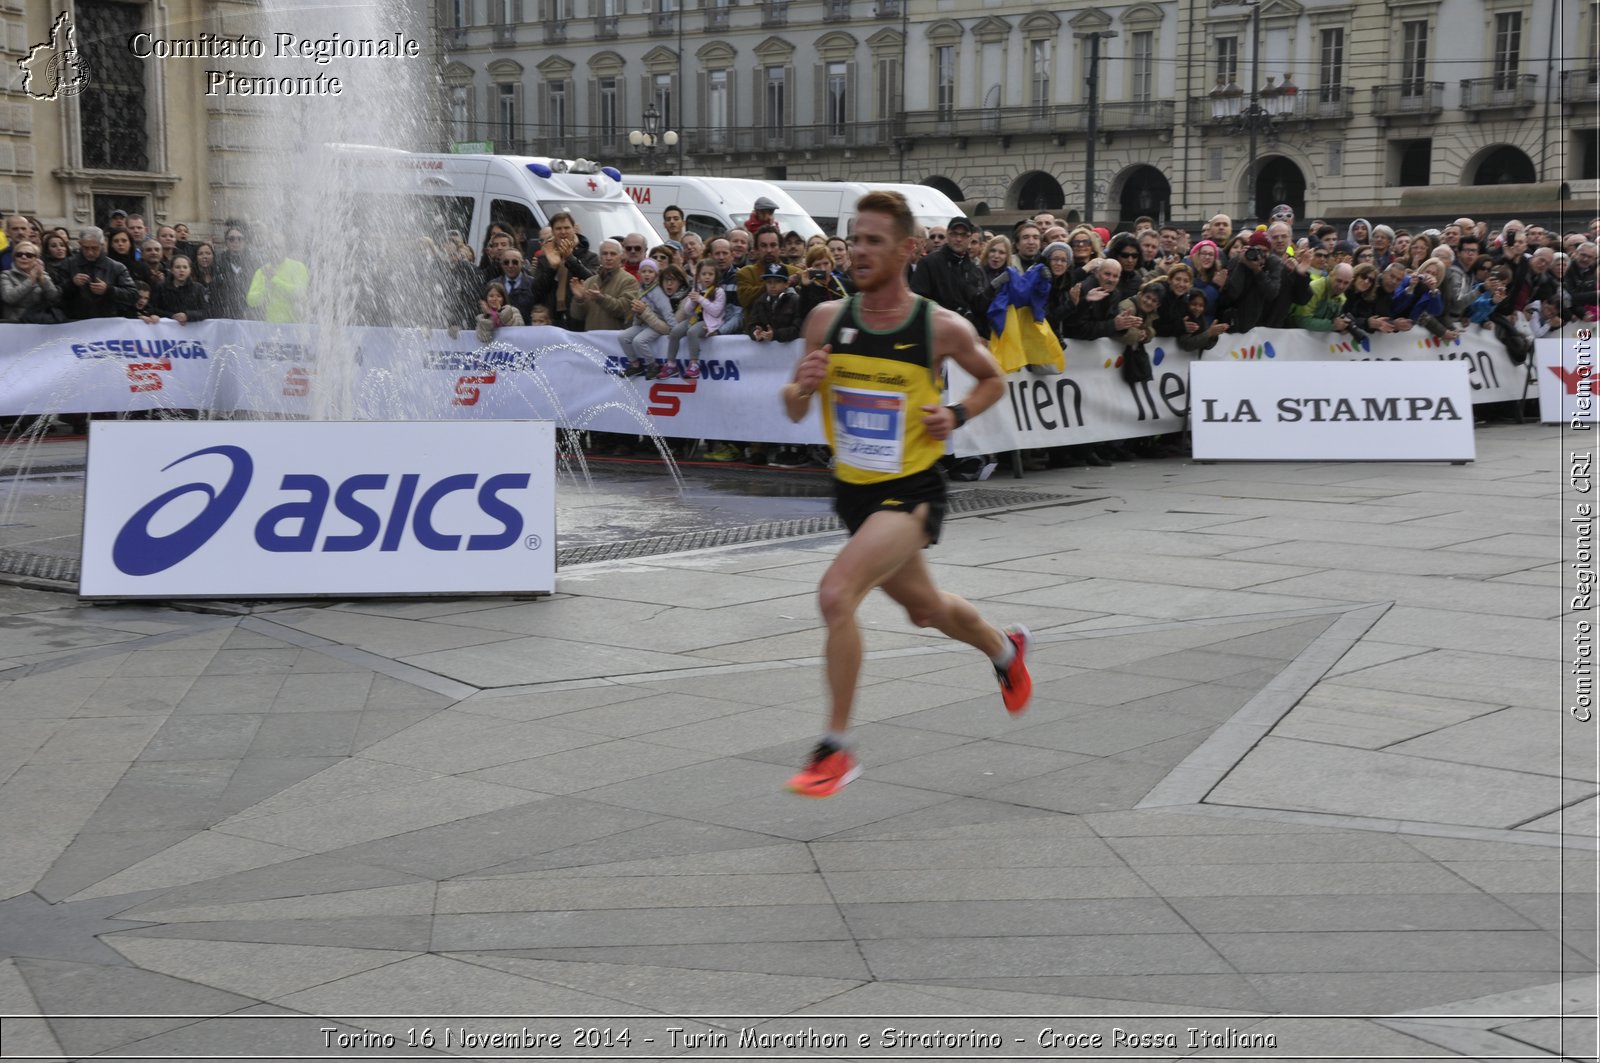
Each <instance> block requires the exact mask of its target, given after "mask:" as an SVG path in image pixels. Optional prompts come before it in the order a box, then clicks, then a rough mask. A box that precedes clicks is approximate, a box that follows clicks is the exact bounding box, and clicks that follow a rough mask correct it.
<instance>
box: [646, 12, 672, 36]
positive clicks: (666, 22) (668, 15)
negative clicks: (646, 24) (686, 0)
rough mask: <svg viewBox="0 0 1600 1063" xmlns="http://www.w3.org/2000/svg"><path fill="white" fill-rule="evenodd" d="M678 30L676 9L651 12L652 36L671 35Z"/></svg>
mask: <svg viewBox="0 0 1600 1063" xmlns="http://www.w3.org/2000/svg"><path fill="white" fill-rule="evenodd" d="M677 32H678V13H677V12H676V11H652V12H650V36H652V37H670V36H672V35H673V34H674V33H677Z"/></svg>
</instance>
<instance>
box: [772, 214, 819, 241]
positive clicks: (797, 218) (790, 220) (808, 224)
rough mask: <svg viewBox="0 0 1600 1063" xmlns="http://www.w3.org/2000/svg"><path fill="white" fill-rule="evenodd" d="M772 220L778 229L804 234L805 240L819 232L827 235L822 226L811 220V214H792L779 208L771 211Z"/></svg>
mask: <svg viewBox="0 0 1600 1063" xmlns="http://www.w3.org/2000/svg"><path fill="white" fill-rule="evenodd" d="M772 221H773V224H775V225H777V227H778V229H779V231H781V232H790V231H793V232H797V233H799V234H800V235H801V236H804V237H805V238H806V239H807V240H809V239H811V238H812V237H813V236H816V235H817V234H818V233H821V234H822V235H823V236H827V235H829V234H827V233H824V232H822V226H820V225H818V224H817V223H816V222H815V221H813V220H812V218H811V215H809V214H792V213H789V212H788V211H782V210H779V211H774V212H773V214H772Z"/></svg>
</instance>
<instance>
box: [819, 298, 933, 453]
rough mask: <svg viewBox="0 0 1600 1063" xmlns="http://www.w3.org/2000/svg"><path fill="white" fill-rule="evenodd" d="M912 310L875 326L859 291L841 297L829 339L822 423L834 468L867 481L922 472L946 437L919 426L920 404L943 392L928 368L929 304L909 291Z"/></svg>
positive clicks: (930, 359) (930, 353) (930, 338)
mask: <svg viewBox="0 0 1600 1063" xmlns="http://www.w3.org/2000/svg"><path fill="white" fill-rule="evenodd" d="M913 299H914V302H913V303H912V308H911V313H910V314H908V315H907V316H906V319H905V320H904V321H903V322H901V323H900V324H899V325H896V326H895V327H894V328H892V329H890V330H888V331H887V332H880V331H878V330H876V329H871V328H868V327H867V326H866V325H865V324H864V323H863V321H862V318H861V314H860V302H861V296H860V295H852V296H851V297H850V298H849V299H847V300H845V304H844V309H843V310H841V311H840V312H839V315H838V317H837V318H835V319H834V323H833V327H832V328H831V329H830V330H829V331H828V338H827V342H828V343H829V344H831V345H832V348H833V355H832V357H830V358H829V359H828V376H827V378H826V379H825V380H824V381H823V384H822V427H823V431H824V432H826V433H827V436H828V442H829V443H830V444H831V445H832V446H833V464H834V469H833V474H834V476H835V477H837V478H838V479H840V480H843V481H844V482H845V483H849V484H872V483H878V482H880V481H883V480H893V479H896V478H897V477H901V476H910V475H911V474H912V473H917V472H921V471H922V470H923V469H926V468H928V467H929V466H930V465H932V464H933V463H934V462H936V461H938V460H939V457H940V455H942V454H943V453H944V443H943V442H942V441H940V440H937V439H932V438H930V437H929V436H928V433H927V430H926V429H924V428H923V427H922V417H923V413H922V407H923V406H930V405H938V404H939V403H940V402H941V401H942V399H941V397H940V392H939V382H938V379H937V378H936V377H935V375H934V371H933V311H934V304H933V303H932V302H931V301H929V300H927V299H924V298H922V297H921V296H914V297H913Z"/></svg>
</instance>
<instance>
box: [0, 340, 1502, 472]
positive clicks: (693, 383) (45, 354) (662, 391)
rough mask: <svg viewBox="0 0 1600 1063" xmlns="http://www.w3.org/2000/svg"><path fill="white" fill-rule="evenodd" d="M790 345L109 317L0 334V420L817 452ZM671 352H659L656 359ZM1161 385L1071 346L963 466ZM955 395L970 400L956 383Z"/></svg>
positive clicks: (1104, 345)
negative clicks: (682, 350)
mask: <svg viewBox="0 0 1600 1063" xmlns="http://www.w3.org/2000/svg"><path fill="white" fill-rule="evenodd" d="M1222 340H1223V342H1221V343H1219V344H1218V346H1216V347H1215V348H1213V349H1212V350H1210V351H1207V352H1206V353H1205V356H1204V361H1205V362H1207V363H1210V362H1240V363H1250V364H1254V365H1271V364H1275V363H1279V362H1286V361H1332V362H1337V363H1339V364H1347V363H1350V362H1363V361H1403V362H1408V363H1423V362H1457V363H1461V364H1464V365H1465V366H1466V367H1467V369H1468V384H1469V387H1470V389H1471V394H1472V399H1471V401H1472V402H1474V403H1484V402H1501V401H1510V400H1519V399H1521V398H1522V392H1523V385H1524V371H1523V369H1522V367H1520V366H1517V365H1514V364H1513V363H1512V362H1511V360H1510V359H1509V358H1508V357H1506V353H1505V349H1504V347H1503V346H1501V345H1500V343H1499V342H1498V341H1496V340H1495V338H1494V335H1493V333H1491V332H1489V331H1487V330H1484V329H1477V328H1475V329H1470V330H1468V332H1467V334H1466V335H1465V336H1463V337H1462V338H1461V339H1459V340H1456V341H1454V342H1453V343H1449V344H1446V343H1443V342H1442V341H1440V340H1437V339H1435V338H1433V337H1432V336H1428V335H1426V334H1423V333H1421V332H1420V330H1413V332H1411V333H1404V334H1394V335H1375V336H1373V337H1372V339H1371V341H1370V342H1365V343H1362V344H1353V343H1351V342H1350V341H1348V340H1344V339H1342V338H1340V337H1339V336H1337V335H1335V334H1332V333H1315V332H1303V331H1296V330H1282V329H1257V330H1255V331H1254V332H1249V333H1245V334H1243V335H1240V336H1223V337H1222ZM800 347H801V345H800V344H799V343H798V342H794V343H786V344H779V343H756V342H754V341H752V340H749V339H746V338H745V337H743V336H717V337H714V338H713V339H711V340H710V341H708V342H707V344H706V346H705V349H704V352H703V353H704V355H705V358H704V361H703V363H702V365H703V369H704V375H703V376H702V377H701V379H699V380H683V379H681V378H678V377H674V378H672V379H669V380H654V379H645V378H626V377H624V376H622V367H623V364H624V363H623V359H622V356H621V349H620V347H619V345H618V343H617V334H616V333H613V332H585V333H569V332H564V331H562V330H560V329H556V328H552V327H549V326H535V327H527V328H516V329H503V330H501V331H500V332H499V333H498V334H497V339H496V342H495V343H493V344H491V345H489V346H488V347H482V346H480V345H479V344H478V343H477V341H476V339H475V338H474V336H473V334H472V333H471V332H463V333H461V334H460V335H458V336H456V337H454V338H452V337H451V336H450V335H449V334H448V333H446V332H443V331H434V332H426V331H422V330H416V329H375V328H350V329H341V330H337V331H336V332H335V331H333V330H329V331H328V332H326V333H325V332H324V331H322V330H318V329H315V328H312V327H310V326H298V325H268V324H264V323H262V322H254V321H225V320H216V321H204V322H200V323H199V324H195V325H187V326H180V325H177V324H171V323H161V324H157V325H146V324H144V323H143V322H140V321H129V320H123V319H104V320H99V321H85V322H77V323H74V324H69V325H0V416H4V415H16V414H30V413H31V414H39V413H58V412H61V413H66V412H71V413H85V412H109V413H121V412H127V411H134V410H160V409H188V410H201V411H207V412H212V413H218V414H230V413H252V414H258V415H263V416H269V417H275V416H288V417H304V416H311V417H315V418H318V419H329V418H346V419H351V420H358V421H366V420H493V419H498V418H529V419H536V420H551V421H554V422H556V423H557V424H558V425H562V426H565V427H571V428H592V429H598V430H601V431H607V432H623V433H644V432H647V431H653V432H656V433H659V434H660V435H663V436H667V437H669V438H686V439H736V440H749V441H762V442H769V443H801V444H804V443H820V442H821V441H822V427H821V421H820V418H819V416H818V415H817V413H816V411H815V410H813V412H812V414H811V416H809V417H808V418H807V419H806V420H805V421H803V422H801V423H800V424H794V423H792V422H790V420H789V419H788V418H787V417H786V416H784V413H783V408H782V403H781V401H780V399H779V397H778V393H779V389H780V388H781V387H782V386H783V384H784V382H785V381H787V380H788V379H789V377H790V375H791V374H792V373H793V370H794V364H795V362H796V361H797V360H798V359H799V356H800ZM665 349H666V341H665V340H664V339H663V340H658V341H657V344H656V352H657V354H658V355H661V354H664V353H665ZM1150 353H1151V361H1152V363H1153V369H1154V376H1155V379H1153V380H1152V381H1150V382H1148V383H1144V384H1137V385H1129V384H1126V383H1124V382H1123V380H1122V377H1121V373H1120V371H1119V369H1118V363H1119V361H1120V359H1121V356H1122V347H1121V346H1120V345H1119V344H1117V343H1115V342H1113V341H1110V340H1095V341H1091V342H1084V341H1078V340H1069V341H1068V342H1067V344H1066V359H1067V369H1066V372H1065V373H1063V374H1060V375H1057V376H1035V375H1033V374H1031V373H1029V372H1027V371H1023V372H1018V373H1014V374H1012V375H1011V376H1010V378H1009V379H1008V380H1007V394H1006V396H1005V397H1004V398H1003V399H1002V400H1001V402H1000V403H999V404H997V405H996V406H995V407H994V408H993V409H991V410H990V411H988V412H987V413H985V414H984V415H982V416H981V417H976V418H973V420H972V421H971V422H970V423H969V424H968V425H967V427H966V428H964V429H962V430H961V431H959V432H957V433H956V434H955V438H954V441H953V448H954V449H955V450H956V451H957V452H958V453H960V454H971V453H994V452H999V451H1007V450H1015V449H1018V448H1029V447H1049V446H1060V445H1063V444H1069V443H1090V442H1097V441H1101V440H1108V439H1129V438H1138V437H1141V436H1148V435H1154V434H1158V433H1162V432H1174V431H1179V430H1181V428H1182V427H1183V424H1184V417H1185V415H1186V413H1187V410H1188V367H1189V365H1190V363H1191V362H1192V361H1194V359H1193V358H1192V357H1191V356H1190V355H1189V354H1187V353H1185V352H1183V351H1181V350H1178V349H1177V348H1176V347H1174V346H1172V345H1171V344H1170V342H1167V341H1162V342H1157V343H1155V344H1152V345H1151V348H1150ZM951 376H952V385H953V387H952V390H953V392H954V394H955V397H957V398H959V397H960V395H962V394H965V385H966V383H967V381H965V380H964V378H963V375H962V374H961V373H960V371H959V370H958V369H954V368H952V371H951Z"/></svg>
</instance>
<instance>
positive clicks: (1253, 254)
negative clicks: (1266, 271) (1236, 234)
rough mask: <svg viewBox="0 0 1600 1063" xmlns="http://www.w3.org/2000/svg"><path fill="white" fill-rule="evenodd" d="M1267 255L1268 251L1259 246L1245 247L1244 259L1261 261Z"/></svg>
mask: <svg viewBox="0 0 1600 1063" xmlns="http://www.w3.org/2000/svg"><path fill="white" fill-rule="evenodd" d="M1266 257H1267V253H1266V252H1265V251H1263V250H1262V249H1261V248H1259V247H1247V248H1245V249H1244V260H1245V261H1246V262H1260V261H1261V260H1262V259H1264V258H1266Z"/></svg>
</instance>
